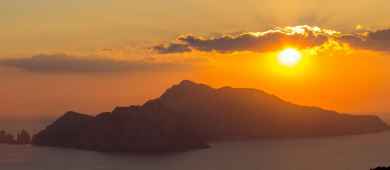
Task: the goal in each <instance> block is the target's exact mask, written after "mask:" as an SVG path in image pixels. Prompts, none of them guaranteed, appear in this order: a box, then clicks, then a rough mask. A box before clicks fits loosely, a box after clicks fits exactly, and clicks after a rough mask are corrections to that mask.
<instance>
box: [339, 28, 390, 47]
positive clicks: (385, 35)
mask: <svg viewBox="0 0 390 170" xmlns="http://www.w3.org/2000/svg"><path fill="white" fill-rule="evenodd" d="M339 41H341V42H343V43H347V44H349V45H351V46H352V47H354V48H361V49H368V50H374V51H385V52H390V29H385V30H378V31H368V32H365V33H362V34H349V35H342V36H340V37H339Z"/></svg>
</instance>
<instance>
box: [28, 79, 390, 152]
mask: <svg viewBox="0 0 390 170" xmlns="http://www.w3.org/2000/svg"><path fill="white" fill-rule="evenodd" d="M388 128H389V127H388V125H387V124H385V123H384V122H383V121H382V120H381V119H380V118H378V117H377V116H370V115H350V114H342V113H338V112H335V111H330V110H325V109H321V108H317V107H308V106H300V105H296V104H293V103H290V102H287V101H284V100H282V99H281V98H279V97H276V96H274V95H270V94H267V93H265V92H264V91H261V90H256V89H246V88H231V87H223V88H218V89H215V88H211V87H209V86H207V85H205V84H198V83H195V82H192V81H189V80H184V81H182V82H180V83H179V84H177V85H174V86H172V87H171V88H169V89H168V90H166V91H165V93H163V94H162V95H161V96H160V97H159V98H157V99H153V100H149V101H147V102H146V103H145V104H143V105H140V106H129V107H117V108H115V109H114V110H113V111H112V112H105V113H101V114H98V115H97V116H90V115H87V114H81V113H77V112H73V111H70V112H67V113H65V115H63V116H62V117H60V118H59V119H57V120H56V121H54V122H53V123H52V124H51V125H49V126H48V127H46V128H45V129H44V130H42V131H40V132H39V133H38V134H36V135H35V136H34V137H33V140H32V143H33V144H34V145H39V146H53V147H68V148H78V149H87V150H95V151H105V152H141V153H149V152H152V153H155V152H158V153H159V152H178V151H189V150H194V149H204V148H208V147H210V146H209V144H210V143H212V142H214V141H219V140H240V139H265V138H299V137H324V136H339V135H354V134H363V133H373V132H381V131H384V130H387V129H388Z"/></svg>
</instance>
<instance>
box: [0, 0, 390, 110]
mask: <svg viewBox="0 0 390 170" xmlns="http://www.w3.org/2000/svg"><path fill="white" fill-rule="evenodd" d="M133 3H134V2H131V3H130V1H129V2H127V1H126V2H125V1H117V0H113V1H92V0H80V1H65V0H61V1H58V2H56V3H54V2H51V1H48V0H39V1H36V2H34V3H32V2H23V3H22V2H20V1H15V0H12V1H11V0H5V1H4V2H2V5H1V6H0V11H1V12H0V27H2V32H0V37H2V40H3V43H2V46H0V82H1V86H0V87H1V88H0V117H39V116H46V115H50V116H51V115H60V114H62V113H63V112H65V111H68V110H76V111H80V112H86V113H91V114H96V113H99V112H103V111H110V110H111V109H112V108H113V107H115V106H118V105H132V104H142V103H143V102H145V101H146V100H148V99H151V98H155V97H158V96H159V95H161V94H162V93H163V92H164V90H165V89H166V88H168V87H170V86H171V85H173V84H175V83H178V82H179V81H180V80H183V79H190V80H194V81H197V82H203V83H206V84H209V85H211V86H213V87H222V86H232V87H248V88H257V89H262V90H265V91H266V92H268V93H271V94H275V95H277V96H280V97H282V98H283V99H286V100H288V101H291V102H294V103H297V104H302V105H312V106H320V107H323V108H327V109H332V110H337V111H340V112H353V113H368V112H369V113H379V112H380V113H384V112H390V105H388V100H389V99H390V97H389V96H390V94H389V93H390V79H389V78H390V69H389V67H390V53H389V52H390V45H389V44H390V23H389V21H388V19H387V17H386V16H389V15H390V12H389V11H390V10H389V8H388V7H389V6H390V4H389V2H388V1H387V0H377V1H363V0H361V1H359V0H358V1H356V0H355V1H350V0H348V1H342V2H340V1H336V0H329V1H321V0H316V1H308V0H292V1H279V0H277V1H274V0H273V1H271V0H266V1H261V2H260V1H256V0H249V1H245V2H242V1H233V0H228V1H226V2H224V4H222V5H221V4H220V1H206V0H185V1H178V0H177V1H176V0H175V3H174V2H172V5H169V6H168V5H166V2H165V1H160V0H157V1H153V3H152V2H151V1H148V0H147V1H142V2H136V4H133ZM151 4H154V5H151ZM281 4H283V5H281ZM43 9H45V10H43ZM20 11H23V12H24V13H21V12H20ZM362 11H364V12H362ZM330 14H332V15H330ZM306 24H307V25H310V26H307V25H306ZM296 25H301V26H296ZM302 25H306V26H302ZM286 26H291V27H286ZM315 26H318V27H315ZM287 47H293V48H296V49H297V50H299V51H300V53H301V54H302V60H301V61H300V62H299V63H298V65H296V66H293V67H286V66H283V65H281V64H280V63H279V62H278V61H277V57H278V54H279V52H280V51H281V50H283V49H285V48H287Z"/></svg>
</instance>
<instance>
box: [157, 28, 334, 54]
mask: <svg viewBox="0 0 390 170" xmlns="http://www.w3.org/2000/svg"><path fill="white" fill-rule="evenodd" d="M335 34H337V32H336V31H333V30H326V29H321V28H319V27H311V26H306V25H304V26H296V27H284V28H275V29H272V30H268V31H265V32H246V33H241V34H238V35H229V34H228V35H223V36H220V37H197V36H193V35H186V36H180V37H178V38H177V40H176V41H175V42H171V43H169V44H167V45H165V46H163V45H159V46H155V47H154V49H155V50H156V51H157V52H159V53H164V54H167V53H182V52H189V51H191V49H194V50H199V51H205V52H211V51H216V52H221V53H227V52H235V51H252V52H267V51H273V50H276V49H280V48H282V47H285V46H294V47H296V48H309V47H313V46H320V45H322V44H324V43H326V42H327V41H328V40H329V38H331V37H332V36H334V35H335Z"/></svg>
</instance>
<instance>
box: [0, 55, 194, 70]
mask: <svg viewBox="0 0 390 170" xmlns="http://www.w3.org/2000/svg"><path fill="white" fill-rule="evenodd" d="M0 65H1V66H5V67H14V68H18V69H21V70H25V71H29V72H42V73H104V72H126V71H164V70H180V69H185V68H187V67H188V66H187V65H185V64H182V63H161V62H153V61H122V60H115V59H108V58H97V57H79V56H70V55H65V54H40V55H35V56H32V57H28V58H12V59H2V60H0Z"/></svg>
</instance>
